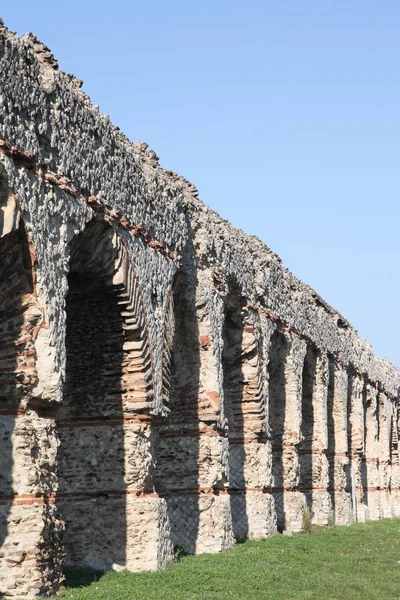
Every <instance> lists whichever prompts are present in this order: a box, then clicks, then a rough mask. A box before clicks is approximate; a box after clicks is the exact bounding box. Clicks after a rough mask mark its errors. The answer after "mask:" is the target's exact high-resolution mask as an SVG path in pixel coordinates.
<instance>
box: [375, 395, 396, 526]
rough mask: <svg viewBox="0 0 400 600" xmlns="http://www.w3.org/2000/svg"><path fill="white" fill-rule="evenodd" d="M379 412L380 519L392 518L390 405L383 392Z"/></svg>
mask: <svg viewBox="0 0 400 600" xmlns="http://www.w3.org/2000/svg"><path fill="white" fill-rule="evenodd" d="M377 402H378V406H379V410H378V416H379V440H378V465H379V486H380V501H381V508H382V518H384V519H391V518H393V517H394V507H393V499H392V494H391V489H390V480H391V469H392V467H391V442H392V404H391V402H390V400H389V398H388V397H387V395H386V394H385V393H384V392H382V391H381V392H379V394H378V398H377Z"/></svg>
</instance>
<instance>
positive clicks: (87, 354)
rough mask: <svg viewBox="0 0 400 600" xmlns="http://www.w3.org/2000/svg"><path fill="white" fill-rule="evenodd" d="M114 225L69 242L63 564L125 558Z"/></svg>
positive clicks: (60, 499) (121, 336) (120, 326)
mask: <svg viewBox="0 0 400 600" xmlns="http://www.w3.org/2000/svg"><path fill="white" fill-rule="evenodd" d="M118 260H119V258H118V249H117V248H116V247H115V245H114V244H113V230H112V229H111V228H110V227H109V226H107V225H105V224H103V223H98V222H91V223H90V224H89V225H88V226H87V227H86V229H85V231H84V232H83V233H81V234H80V235H78V236H76V238H74V240H73V241H72V243H71V259H70V272H69V276H68V285H69V292H68V295H67V298H66V315H67V328H66V379H65V389H64V400H63V404H62V406H61V407H60V411H59V415H58V430H59V436H60V442H61V444H60V448H59V454H58V457H59V461H58V462H59V492H58V494H57V504H58V508H59V510H60V513H61V516H62V518H63V520H64V521H65V534H64V546H65V552H66V564H67V565H75V566H81V567H82V566H86V567H91V568H94V569H101V570H106V569H110V568H112V567H113V565H119V566H124V565H125V564H126V541H127V525H126V490H125V452H124V428H123V406H122V383H121V382H122V364H123V360H124V356H125V354H124V343H125V342H126V336H125V331H124V319H123V315H122V309H123V306H122V305H121V292H122V291H123V286H122V284H119V285H118V284H116V283H115V281H114V275H115V271H116V270H117V268H118V266H119V265H118Z"/></svg>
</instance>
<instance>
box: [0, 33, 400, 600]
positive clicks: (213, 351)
mask: <svg viewBox="0 0 400 600" xmlns="http://www.w3.org/2000/svg"><path fill="white" fill-rule="evenodd" d="M0 73H1V83H0V111H1V112H0V140H1V141H0V444H1V449H0V595H1V594H3V595H4V596H5V597H33V596H34V595H35V594H37V593H42V594H46V593H49V592H51V591H54V590H55V589H57V585H58V584H59V583H60V581H61V579H62V576H61V565H62V563H64V562H66V563H67V564H74V565H90V566H93V567H96V568H101V569H108V568H116V569H118V568H128V569H131V570H142V569H158V568H161V567H163V566H164V565H165V564H166V563H167V562H168V560H170V558H171V555H172V552H173V546H174V545H175V546H180V547H182V548H183V549H185V550H186V551H187V552H216V551H219V550H223V549H226V548H229V547H231V546H232V545H233V544H234V543H235V539H236V540H240V539H244V538H248V537H251V538H263V537H267V536H269V535H271V534H272V533H274V532H275V531H276V530H277V528H278V529H283V528H291V529H299V528H300V527H301V518H302V511H303V509H304V507H306V506H308V507H309V508H310V509H311V511H312V513H313V519H314V521H315V522H316V523H320V524H324V523H327V521H328V518H332V516H333V515H334V518H335V520H336V522H337V523H338V524H348V523H350V522H352V521H353V520H354V519H355V518H357V519H358V520H361V521H364V520H366V519H369V518H371V519H380V518H382V517H392V516H400V467H399V457H398V395H399V388H400V375H399V373H398V372H397V371H396V370H395V369H394V367H392V365H391V364H390V363H389V362H387V361H384V360H379V359H377V358H375V356H374V353H373V350H372V348H371V346H370V345H369V344H368V343H367V342H366V341H364V340H362V339H360V338H359V336H358V335H357V333H356V332H355V331H354V329H353V328H352V327H351V326H350V325H349V323H348V322H347V321H346V320H345V319H343V317H341V316H340V315H339V314H338V313H337V312H336V311H335V310H334V309H332V308H331V307H330V306H328V305H327V304H326V303H325V302H324V301H323V300H322V299H321V298H320V297H319V296H318V295H317V294H316V293H315V292H314V291H313V290H312V289H310V288H309V287H308V286H306V285H305V284H303V283H302V282H300V281H299V280H298V279H296V278H295V277H294V276H293V275H292V274H291V273H289V272H288V271H287V270H286V269H285V268H284V267H283V266H282V264H281V261H280V259H279V258H278V257H277V256H276V255H275V254H274V253H273V252H271V251H270V250H269V249H268V248H267V247H266V246H265V245H264V244H263V243H261V242H260V241H259V240H257V239H255V238H253V237H249V236H247V235H245V234H244V233H243V232H241V231H238V230H236V229H234V228H233V227H231V225H230V224H229V223H227V222H226V221H223V220H222V219H221V218H220V217H219V216H218V215H217V214H215V213H214V212H213V211H211V210H210V209H209V208H208V207H207V206H206V205H204V204H203V203H202V202H200V201H199V200H198V198H197V192H196V189H195V188H194V187H193V186H192V185H191V184H190V183H188V182H187V181H186V180H184V179H183V178H181V177H179V176H178V175H176V174H175V173H173V172H170V171H165V170H163V169H161V168H160V166H159V165H158V161H157V157H156V155H155V154H154V153H153V152H149V151H147V149H146V145H145V144H132V143H131V142H129V140H127V139H126V138H125V137H124V136H123V135H122V134H121V133H120V132H119V131H118V130H117V129H116V128H115V127H113V126H112V125H111V124H110V122H109V119H108V118H107V116H104V115H102V114H101V113H100V112H99V111H98V109H97V108H96V107H94V106H92V105H91V103H90V101H89V99H88V98H87V96H86V95H85V94H84V93H83V92H82V91H81V89H80V82H79V81H77V80H76V79H75V78H74V77H72V76H69V75H66V74H65V73H62V72H61V71H59V70H58V68H57V64H56V61H55V59H54V57H53V56H52V55H51V53H50V52H49V51H48V49H47V48H46V47H44V46H43V45H42V44H41V43H40V42H38V41H37V40H36V38H35V37H34V36H32V35H29V36H24V37H22V38H18V37H16V36H15V35H14V34H12V33H11V32H9V31H8V30H6V29H5V28H4V27H3V26H1V27H0ZM352 490H353V494H354V497H353V498H352Z"/></svg>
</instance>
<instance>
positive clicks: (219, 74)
mask: <svg viewBox="0 0 400 600" xmlns="http://www.w3.org/2000/svg"><path fill="white" fill-rule="evenodd" d="M0 14H1V16H2V17H3V18H4V20H5V23H6V25H7V26H8V27H9V28H11V29H13V30H16V31H17V33H19V34H22V33H25V32H27V31H33V32H34V33H36V35H37V36H38V37H39V38H40V39H41V40H42V41H43V42H45V43H46V44H47V45H48V46H49V47H50V48H51V49H52V51H53V52H54V54H55V55H56V57H57V58H58V60H59V63H60V66H61V68H62V69H63V70H65V71H67V72H71V73H74V74H75V75H76V76H78V77H79V78H81V79H83V80H84V90H85V91H86V92H87V93H88V94H89V95H90V96H91V98H92V101H93V102H94V103H95V104H98V105H99V106H100V109H101V110H102V112H104V113H109V114H110V116H111V118H112V120H113V121H114V123H115V124H116V125H118V126H120V127H121V129H122V130H123V131H124V132H125V133H126V134H127V135H128V136H129V137H130V138H131V139H132V140H134V141H147V142H148V143H149V144H150V147H151V148H153V149H154V150H155V151H156V152H157V154H158V155H159V156H160V159H161V165H162V166H164V167H166V168H169V169H173V170H174V171H178V172H180V173H181V174H182V175H184V176H185V177H187V178H188V179H190V180H191V181H193V183H194V184H195V185H196V186H197V187H198V189H199V191H200V197H201V198H202V200H204V201H205V202H207V203H208V204H209V205H210V206H211V207H212V208H214V209H215V210H217V211H218V212H219V213H220V214H221V215H222V216H223V217H225V218H227V219H229V220H230V221H231V222H232V223H233V224H234V225H236V226H239V227H241V228H242V229H244V230H245V231H247V232H248V233H252V234H255V235H257V236H258V237H260V238H261V239H262V240H264V241H265V242H266V243H267V244H268V245H269V246H270V247H271V248H272V249H273V250H274V251H276V252H277V253H278V254H279V255H280V256H281V257H282V259H283V261H284V263H285V265H286V266H287V267H288V268H289V269H290V270H292V271H293V272H294V273H295V274H296V275H297V276H298V277H300V278H301V279H302V280H304V281H306V282H307V283H309V284H310V285H311V286H312V287H314V288H315V289H316V290H317V291H318V293H320V294H321V295H322V296H323V297H324V298H325V299H326V300H327V301H328V302H329V303H330V304H332V305H333V306H334V307H335V308H337V309H338V310H339V311H340V312H342V313H343V315H344V316H345V317H346V318H348V319H349V320H350V321H351V323H352V324H353V325H354V326H355V328H356V329H357V330H358V331H359V333H360V334H361V335H362V336H363V337H366V338H367V339H369V341H370V342H371V343H372V344H373V345H374V347H375V350H376V352H377V353H378V354H379V355H380V356H386V357H387V358H389V359H390V360H391V361H392V362H394V363H395V364H397V365H398V366H400V348H399V343H398V342H399V340H400V311H399V296H400V283H399V255H400V240H399V236H398V229H399V218H400V202H399V201H400V169H399V158H400V156H399V154H400V152H399V145H400V74H399V73H400V71H399V65H400V34H399V31H400V2H399V0H391V1H387V0H377V1H375V2H372V1H371V0H358V1H357V2H356V1H354V0H332V1H325V0H292V1H291V2H289V1H285V0H279V1H278V0H276V1H267V0H265V1H264V2H261V1H259V0H247V2H246V1H244V0H242V1H240V2H238V1H237V0H229V1H228V0H219V1H218V0H214V1H211V0H202V1H201V2H196V3H195V2H192V1H190V0H185V1H184V0H169V1H166V0H163V1H162V0H152V1H151V2H145V1H143V0H142V1H141V2H137V1H135V0H131V1H122V0H114V1H113V2H102V1H101V0H97V1H93V0H81V1H80V2H78V1H77V0H69V2H55V1H54V0H52V1H50V0H41V1H40V2H39V3H37V2H26V3H23V4H21V2H7V3H4V4H3V6H2V8H1V10H0ZM0 85H1V84H0Z"/></svg>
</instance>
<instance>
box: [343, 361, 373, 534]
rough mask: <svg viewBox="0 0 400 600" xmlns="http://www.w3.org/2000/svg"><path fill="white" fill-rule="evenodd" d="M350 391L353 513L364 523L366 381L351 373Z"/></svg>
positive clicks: (349, 417) (349, 421)
mask: <svg viewBox="0 0 400 600" xmlns="http://www.w3.org/2000/svg"><path fill="white" fill-rule="evenodd" d="M348 377H349V390H348V399H349V402H348V440H349V457H350V476H351V487H352V489H354V490H355V503H356V506H355V507H353V513H354V515H355V516H356V518H357V521H359V522H360V523H364V522H365V521H366V519H367V518H368V507H367V504H366V502H365V498H364V489H363V477H362V470H363V467H362V464H363V454H364V407H363V390H364V380H363V379H361V377H359V376H358V375H356V374H355V373H352V372H350V371H349V375H348Z"/></svg>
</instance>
